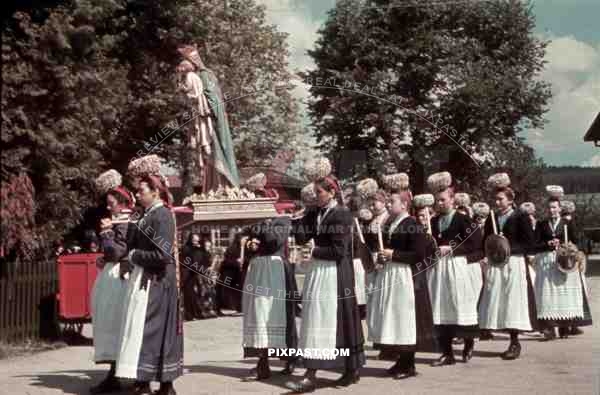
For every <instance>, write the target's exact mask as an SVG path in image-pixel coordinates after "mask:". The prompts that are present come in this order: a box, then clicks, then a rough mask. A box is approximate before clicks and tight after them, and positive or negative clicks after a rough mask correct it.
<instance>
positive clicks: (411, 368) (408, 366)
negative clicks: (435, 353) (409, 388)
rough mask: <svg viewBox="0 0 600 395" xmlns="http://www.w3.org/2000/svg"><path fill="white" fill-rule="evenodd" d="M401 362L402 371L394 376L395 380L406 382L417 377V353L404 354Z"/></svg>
mask: <svg viewBox="0 0 600 395" xmlns="http://www.w3.org/2000/svg"><path fill="white" fill-rule="evenodd" d="M399 361H400V360H399ZM401 361H402V364H401V365H400V370H399V371H398V372H396V374H394V378H395V379H396V380H404V379H407V378H409V377H415V376H416V375H417V370H416V369H415V353H414V352H403V353H402V356H401Z"/></svg>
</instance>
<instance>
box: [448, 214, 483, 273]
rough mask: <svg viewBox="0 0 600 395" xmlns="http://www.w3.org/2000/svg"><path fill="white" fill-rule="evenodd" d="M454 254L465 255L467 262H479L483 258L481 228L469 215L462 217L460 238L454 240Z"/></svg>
mask: <svg viewBox="0 0 600 395" xmlns="http://www.w3.org/2000/svg"><path fill="white" fill-rule="evenodd" d="M454 242H455V243H456V248H455V249H454V254H456V255H465V256H466V257H467V261H468V262H479V261H480V260H482V259H483V257H484V253H483V235H482V232H481V228H480V227H479V225H477V223H476V222H475V221H473V220H472V219H471V218H469V217H463V221H462V223H461V229H460V239H459V240H454Z"/></svg>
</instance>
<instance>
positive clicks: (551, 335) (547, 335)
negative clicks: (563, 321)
mask: <svg viewBox="0 0 600 395" xmlns="http://www.w3.org/2000/svg"><path fill="white" fill-rule="evenodd" d="M542 334H543V335H544V340H543V341H550V340H554V339H556V331H555V330H554V328H546V329H544V330H543V331H542Z"/></svg>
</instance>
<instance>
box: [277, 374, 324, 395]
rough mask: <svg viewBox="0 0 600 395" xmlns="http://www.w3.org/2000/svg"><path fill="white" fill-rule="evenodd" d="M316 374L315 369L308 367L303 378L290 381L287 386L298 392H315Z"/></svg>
mask: <svg viewBox="0 0 600 395" xmlns="http://www.w3.org/2000/svg"><path fill="white" fill-rule="evenodd" d="M315 374H316V370H315V369H308V370H307V371H306V373H305V374H304V377H303V378H302V380H300V381H288V382H287V383H285V387H286V388H288V389H289V390H291V391H292V392H295V393H297V394H303V393H306V392H313V391H314V390H315V389H316V388H317V385H316V377H315Z"/></svg>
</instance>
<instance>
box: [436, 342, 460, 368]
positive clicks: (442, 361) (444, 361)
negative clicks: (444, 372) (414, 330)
mask: <svg viewBox="0 0 600 395" xmlns="http://www.w3.org/2000/svg"><path fill="white" fill-rule="evenodd" d="M440 345H441V346H442V348H443V350H444V353H443V354H442V355H441V356H440V358H439V359H438V360H437V361H435V362H433V363H432V364H431V366H433V367H437V366H444V365H454V364H455V363H456V360H455V359H454V351H453V350H452V338H451V337H446V336H444V337H442V338H440Z"/></svg>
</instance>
